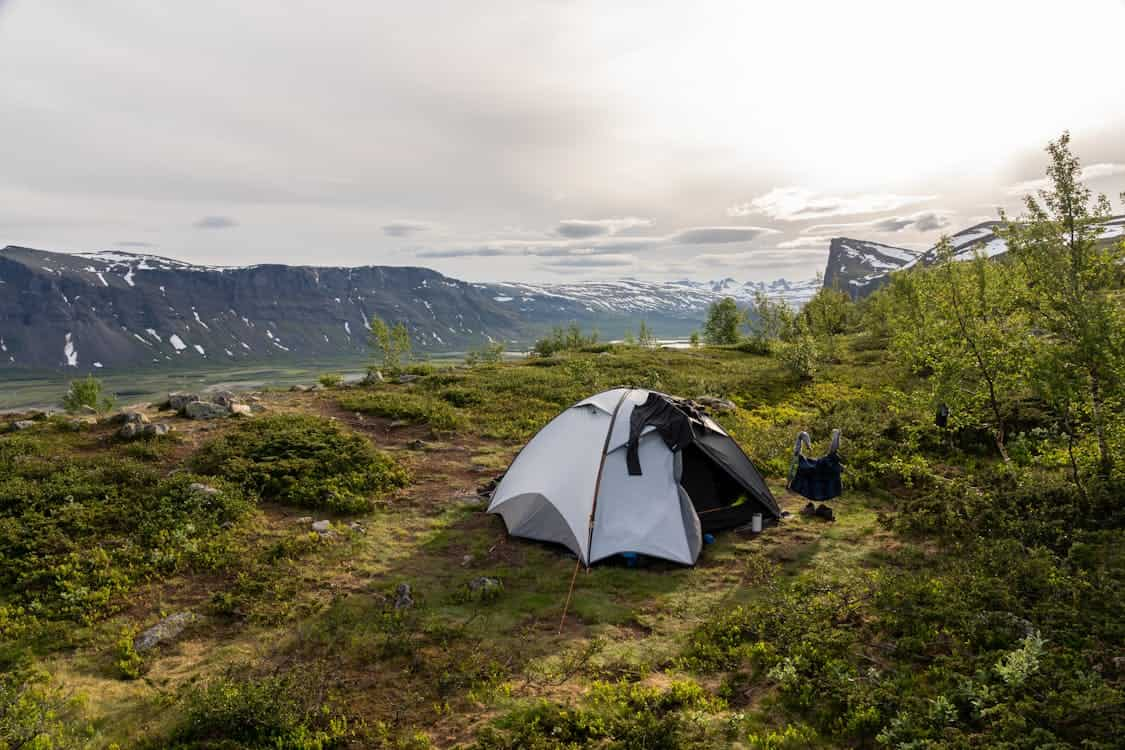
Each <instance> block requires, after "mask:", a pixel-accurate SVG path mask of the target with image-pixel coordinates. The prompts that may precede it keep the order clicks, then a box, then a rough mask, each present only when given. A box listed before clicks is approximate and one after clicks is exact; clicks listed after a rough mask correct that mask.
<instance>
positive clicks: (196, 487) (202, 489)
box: [188, 482, 219, 497]
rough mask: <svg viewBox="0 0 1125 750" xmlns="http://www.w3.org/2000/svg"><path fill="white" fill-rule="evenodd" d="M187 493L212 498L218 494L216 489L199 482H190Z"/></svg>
mask: <svg viewBox="0 0 1125 750" xmlns="http://www.w3.org/2000/svg"><path fill="white" fill-rule="evenodd" d="M188 491H190V492H191V493H193V494H196V495H206V496H208V497H214V496H215V495H218V494H219V489H218V488H217V487H212V486H210V485H207V484H203V483H201V482H192V483H191V484H189V485H188Z"/></svg>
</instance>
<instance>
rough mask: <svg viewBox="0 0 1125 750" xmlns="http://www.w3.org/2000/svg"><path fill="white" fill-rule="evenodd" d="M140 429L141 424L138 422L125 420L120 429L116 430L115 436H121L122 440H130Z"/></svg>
mask: <svg viewBox="0 0 1125 750" xmlns="http://www.w3.org/2000/svg"><path fill="white" fill-rule="evenodd" d="M141 429H142V426H141V425H139V424H134V423H132V422H126V423H125V424H123V425H121V429H119V430H118V431H117V437H119V438H121V439H122V440H132V439H133V438H135V437H137V435H140V434H141Z"/></svg>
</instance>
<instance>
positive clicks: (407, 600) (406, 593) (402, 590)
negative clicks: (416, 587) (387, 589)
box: [395, 583, 414, 609]
mask: <svg viewBox="0 0 1125 750" xmlns="http://www.w3.org/2000/svg"><path fill="white" fill-rule="evenodd" d="M413 606H414V597H413V596H411V593H410V584H409V583H400V584H399V585H398V588H396V589H395V609H410V608H411V607H413Z"/></svg>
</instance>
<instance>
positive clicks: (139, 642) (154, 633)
mask: <svg viewBox="0 0 1125 750" xmlns="http://www.w3.org/2000/svg"><path fill="white" fill-rule="evenodd" d="M198 619H199V616H198V615H196V614H195V613H194V612H176V613H175V614H171V615H168V616H167V617H165V618H164V619H163V620H161V621H160V622H158V623H156V624H155V625H153V626H152V627H151V628H149V629H148V630H145V631H144V632H142V633H140V634H139V635H138V636H137V637H136V638H134V639H133V648H135V649H136V650H137V652H138V653H144V652H145V651H150V650H152V649H154V648H156V647H157V646H159V645H161V644H163V643H168V642H169V641H173V640H175V639H176V638H178V637H179V636H180V633H182V632H184V629H185V628H187V626H188V625H191V624H192V623H193V622H196V621H197V620H198Z"/></svg>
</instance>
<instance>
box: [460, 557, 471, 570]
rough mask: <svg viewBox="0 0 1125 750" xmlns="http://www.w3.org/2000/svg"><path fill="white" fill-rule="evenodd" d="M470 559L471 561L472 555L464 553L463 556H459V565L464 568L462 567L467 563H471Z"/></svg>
mask: <svg viewBox="0 0 1125 750" xmlns="http://www.w3.org/2000/svg"><path fill="white" fill-rule="evenodd" d="M472 561H473V556H472V555H465V556H463V557H462V558H461V567H462V568H464V567H465V566H466V565H468V564H469V563H471V562H472Z"/></svg>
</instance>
